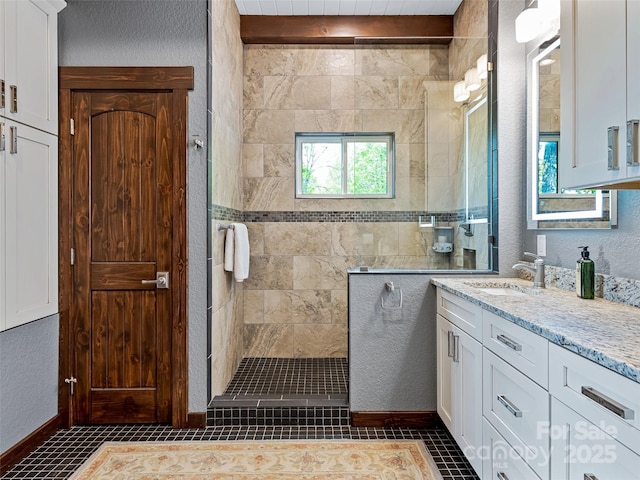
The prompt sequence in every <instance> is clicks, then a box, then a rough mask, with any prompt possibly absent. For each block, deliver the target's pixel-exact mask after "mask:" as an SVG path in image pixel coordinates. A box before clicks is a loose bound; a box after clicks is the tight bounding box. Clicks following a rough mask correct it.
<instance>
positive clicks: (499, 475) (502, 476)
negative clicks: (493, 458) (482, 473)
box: [496, 472, 597, 480]
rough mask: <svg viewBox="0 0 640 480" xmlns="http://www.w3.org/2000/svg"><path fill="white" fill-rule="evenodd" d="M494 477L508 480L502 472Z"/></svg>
mask: <svg viewBox="0 0 640 480" xmlns="http://www.w3.org/2000/svg"><path fill="white" fill-rule="evenodd" d="M496 477H498V480H509V477H507V474H506V473H504V472H498V474H497V475H496ZM596 480H597V479H596Z"/></svg>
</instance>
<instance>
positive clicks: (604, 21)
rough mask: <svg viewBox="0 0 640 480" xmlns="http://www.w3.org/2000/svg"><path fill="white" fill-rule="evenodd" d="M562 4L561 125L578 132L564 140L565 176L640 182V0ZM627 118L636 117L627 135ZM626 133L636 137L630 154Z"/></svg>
mask: <svg viewBox="0 0 640 480" xmlns="http://www.w3.org/2000/svg"><path fill="white" fill-rule="evenodd" d="M562 5H563V10H562V19H563V23H562V37H563V38H562V42H563V48H562V51H563V65H562V67H563V71H562V75H563V90H562V94H561V98H562V109H561V111H562V126H561V128H562V131H563V132H574V135H575V138H573V139H571V138H570V137H568V139H566V140H564V141H563V152H564V154H563V156H562V159H561V163H560V183H561V185H562V186H563V187H590V186H610V187H611V188H639V187H640V164H639V163H638V162H639V161H640V160H639V159H638V156H637V150H638V133H637V124H635V123H633V120H639V119H640V112H639V111H638V110H639V107H638V104H639V101H638V96H639V93H638V92H639V91H640V87H639V86H638V73H639V72H638V70H639V69H640V66H639V63H640V54H639V50H638V49H639V47H638V44H639V43H638V42H639V36H640V34H639V33H638V27H637V26H638V23H639V22H640V6H639V5H638V1H637V0H595V1H589V2H585V1H579V0H571V1H565V2H562ZM571 20H573V21H571ZM594 32H597V34H594ZM565 53H566V54H567V55H566V58H567V61H566V62H565V61H564V59H565ZM572 53H573V58H571V56H572ZM572 67H573V68H572ZM565 80H567V81H565ZM627 122H631V123H630V126H629V137H628V134H627ZM628 138H629V141H631V140H632V139H633V142H631V143H630V147H629V151H630V153H629V158H627V140H628ZM632 151H635V152H636V153H635V154H634V155H632V154H631V152H632ZM628 163H629V165H628Z"/></svg>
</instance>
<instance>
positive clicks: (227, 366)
mask: <svg viewBox="0 0 640 480" xmlns="http://www.w3.org/2000/svg"><path fill="white" fill-rule="evenodd" d="M209 6H210V9H211V18H210V21H211V22H212V25H213V28H212V34H211V36H212V42H211V59H210V62H211V65H210V68H211V72H212V75H211V110H210V111H209V115H210V124H211V129H210V130H211V138H210V139H209V142H208V145H209V148H210V157H209V158H210V162H211V163H210V165H209V171H210V176H211V178H210V182H211V183H210V202H209V208H210V218H211V219H212V220H211V223H212V233H211V235H212V242H211V259H210V263H211V265H210V269H211V273H210V275H211V281H210V286H211V307H210V312H209V314H210V315H211V356H210V358H209V362H210V365H211V392H212V395H218V394H220V393H222V391H223V390H224V388H225V387H226V385H227V383H228V382H229V380H230V379H231V377H232V376H233V374H234V373H235V370H236V368H237V366H238V364H239V362H240V360H241V359H242V356H243V348H242V317H243V311H242V306H243V305H242V304H243V302H242V293H243V292H242V284H241V283H235V282H234V281H233V279H232V277H231V275H230V274H229V273H226V272H225V271H224V269H223V260H224V233H223V232H218V230H217V224H218V223H222V224H225V225H226V224H228V223H229V220H227V221H222V220H214V219H213V218H220V215H219V214H216V213H214V212H213V211H212V206H213V205H216V206H219V207H226V208H227V209H228V211H229V212H241V211H242V178H241V171H240V168H239V165H240V164H241V151H242V119H241V115H242V42H241V41H240V33H239V32H240V16H239V15H238V11H237V8H236V5H235V2H234V1H233V0H215V1H211V2H209ZM217 213H219V212H217ZM191 361H198V360H197V359H191Z"/></svg>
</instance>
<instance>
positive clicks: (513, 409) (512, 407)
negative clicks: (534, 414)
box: [498, 395, 522, 418]
mask: <svg viewBox="0 0 640 480" xmlns="http://www.w3.org/2000/svg"><path fill="white" fill-rule="evenodd" d="M498 401H499V402H500V403H501V404H502V405H504V407H505V408H506V409H507V410H509V412H511V414H512V415H513V416H514V417H518V418H520V417H522V410H520V409H519V408H518V407H516V406H515V405H514V404H513V403H511V402H510V401H509V399H508V398H507V397H505V396H504V395H498Z"/></svg>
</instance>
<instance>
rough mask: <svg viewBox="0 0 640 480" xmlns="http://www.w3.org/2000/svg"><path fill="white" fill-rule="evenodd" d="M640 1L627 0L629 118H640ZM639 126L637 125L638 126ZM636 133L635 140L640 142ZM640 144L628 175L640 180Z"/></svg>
mask: <svg viewBox="0 0 640 480" xmlns="http://www.w3.org/2000/svg"><path fill="white" fill-rule="evenodd" d="M638 25H640V2H639V1H638V0H627V120H640V85H639V84H638V82H639V81H640V28H639V27H638ZM636 128H637V127H636ZM639 136H640V134H638V133H635V139H634V141H635V142H640V138H639ZM638 156H640V146H638V145H637V143H636V145H635V159H634V162H637V163H634V164H633V165H627V176H628V177H629V178H636V179H638V180H640V158H638Z"/></svg>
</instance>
